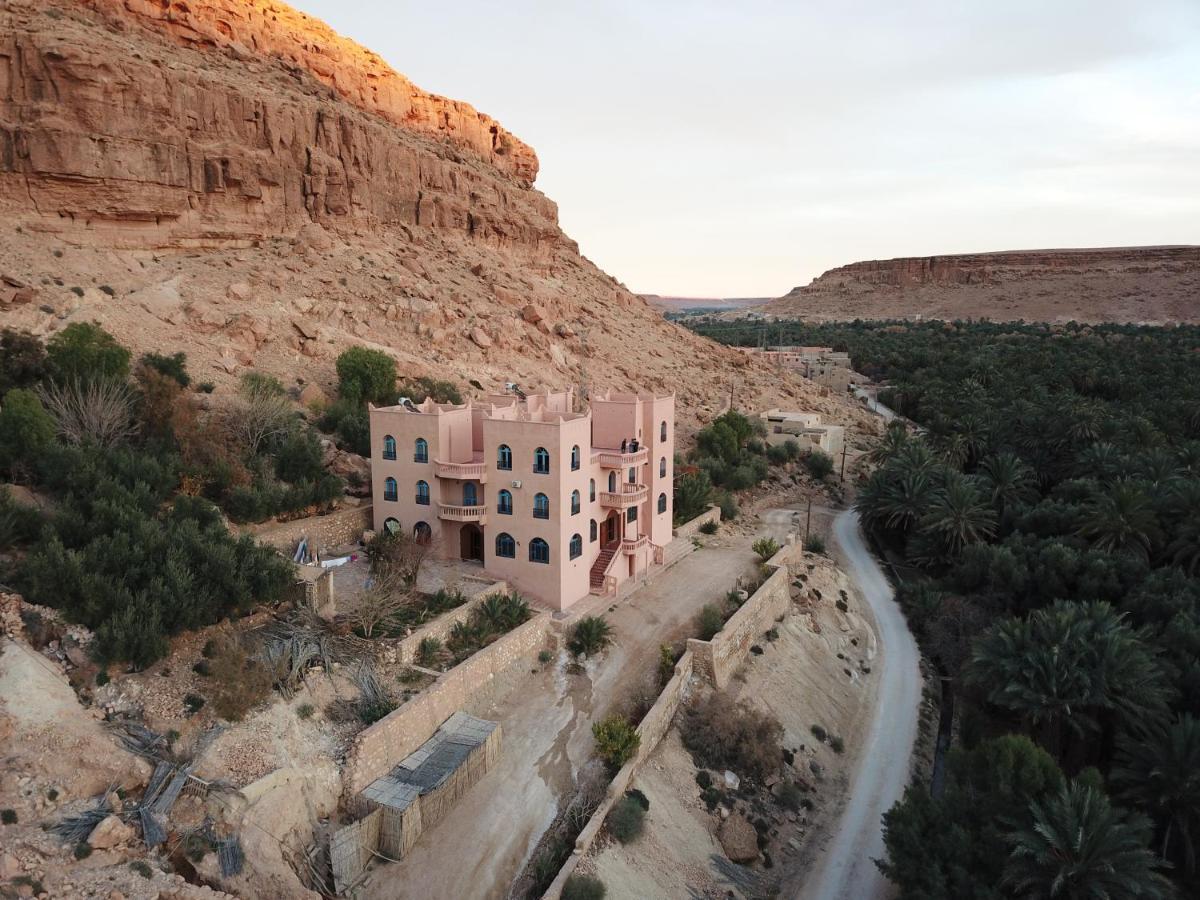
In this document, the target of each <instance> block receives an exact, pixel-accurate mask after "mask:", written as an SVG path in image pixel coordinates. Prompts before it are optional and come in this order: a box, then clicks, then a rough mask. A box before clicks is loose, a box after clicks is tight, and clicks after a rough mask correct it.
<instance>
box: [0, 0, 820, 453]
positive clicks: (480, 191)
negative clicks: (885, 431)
mask: <svg viewBox="0 0 1200 900" xmlns="http://www.w3.org/2000/svg"><path fill="white" fill-rule="evenodd" d="M536 174H537V158H536V156H535V154H534V153H533V151H532V150H531V149H530V148H529V147H527V146H526V145H525V144H522V143H521V142H520V141H519V140H517V139H516V138H514V137H513V136H512V135H510V134H509V133H508V132H507V131H505V130H504V129H503V128H502V127H501V126H500V125H499V124H497V123H496V122H495V121H493V120H492V119H490V118H488V117H487V116H485V115H483V114H481V113H479V112H477V111H475V110H474V109H473V108H472V107H470V106H469V105H467V104H465V103H460V102H458V101H453V100H447V99H445V98H442V97H437V96H435V95H433V94H430V93H427V92H425V91H422V90H420V89H419V88H417V87H415V86H413V85H412V84H411V83H410V82H409V81H408V80H407V79H405V78H404V77H403V76H401V75H399V74H397V73H395V72H393V71H392V70H391V69H390V68H388V67H387V66H386V65H385V64H384V63H383V62H382V61H381V60H380V59H379V58H378V57H377V56H375V55H374V54H373V53H371V52H370V51H367V50H365V49H363V48H361V47H359V46H358V45H356V44H354V43H352V42H350V41H347V40H345V39H343V38H340V37H338V36H337V35H336V34H334V33H333V32H332V31H331V30H330V29H329V28H327V27H326V26H324V25H323V24H321V23H320V22H317V21H316V20H314V19H312V18H310V17H308V16H305V15H303V14H301V13H299V12H296V11H294V10H291V9H289V8H288V7H286V6H284V5H282V4H280V3H277V2H274V0H254V2H245V0H187V2H183V0H5V2H3V3H0V216H3V218H4V220H5V224H6V227H5V228H4V229H2V230H0V326H10V327H16V328H23V329H29V330H31V331H33V332H35V333H38V334H41V335H47V336H48V335H50V334H52V333H53V332H55V331H56V330H58V329H61V328H62V327H64V326H66V325H67V324H69V323H71V322H75V321H80V320H89V321H90V320H95V321H98V322H100V324H101V325H103V326H104V327H106V328H108V329H109V330H110V331H112V332H113V333H114V334H116V335H118V336H119V337H120V338H121V340H122V341H124V342H125V343H126V344H128V345H129V346H131V347H132V349H134V350H135V351H136V352H138V353H141V352H146V351H157V352H174V351H176V350H182V351H185V352H186V353H187V355H188V365H189V369H190V371H191V373H192V375H193V378H194V380H196V381H197V382H206V381H212V382H214V385H215V387H216V388H217V389H218V390H223V389H225V388H227V387H228V386H229V385H230V384H231V383H232V382H233V381H235V380H236V379H237V378H238V377H240V375H241V374H242V373H244V372H245V371H246V370H248V369H251V368H255V369H261V370H263V371H267V372H270V373H272V374H276V375H278V376H280V377H282V378H283V379H284V380H285V382H287V383H288V384H289V385H294V386H296V387H297V388H299V387H302V386H306V385H309V384H314V383H315V384H318V385H319V386H321V387H324V388H328V387H329V384H330V382H331V380H332V374H333V373H332V365H331V364H332V361H333V359H334V358H335V357H336V355H337V354H338V353H339V352H340V351H341V350H343V349H345V348H346V347H347V346H349V345H351V344H362V345H367V346H373V347H377V348H381V349H383V350H386V351H387V352H389V353H391V354H392V355H393V356H395V358H396V359H397V362H398V366H399V369H400V372H401V373H402V374H404V375H421V376H432V377H436V378H442V379H450V380H453V381H454V382H456V383H457V384H458V385H459V386H460V387H461V388H462V389H463V391H464V393H466V394H471V393H475V394H477V395H478V394H479V393H482V392H484V391H489V390H496V389H498V388H500V387H501V386H502V385H503V384H504V382H506V381H516V382H518V383H520V384H522V386H523V387H526V388H538V387H543V386H562V385H571V384H574V385H579V384H580V383H583V382H586V383H588V384H589V385H591V386H594V387H599V388H613V389H616V390H631V389H637V390H654V391H671V390H674V391H676V392H677V396H678V399H679V404H678V406H679V408H680V410H681V424H682V425H683V427H684V429H685V430H686V429H687V428H688V427H689V425H693V424H695V423H696V422H697V421H700V420H702V419H705V418H708V417H711V416H712V415H715V414H717V413H718V412H720V410H721V409H722V408H723V406H724V403H725V402H727V400H728V397H729V396H730V392H731V389H732V390H734V391H735V392H736V396H737V400H738V403H739V405H744V406H752V405H757V404H759V402H760V401H761V402H762V403H763V404H766V405H780V404H788V405H796V404H801V403H802V404H803V408H809V409H817V410H818V411H822V412H826V413H828V414H831V415H836V414H838V413H837V410H838V409H839V401H837V400H836V399H835V398H828V397H823V396H822V391H821V390H820V389H819V388H817V387H815V386H813V385H811V384H809V383H806V382H803V381H802V380H801V379H798V378H793V377H792V376H783V377H782V378H781V377H780V375H779V374H778V373H776V372H774V371H772V370H771V369H770V368H768V367H767V366H759V365H757V364H754V363H747V360H746V357H745V356H744V354H740V353H737V352H736V351H733V350H730V349H728V348H723V347H719V346H716V345H714V344H711V343H709V342H708V341H705V340H702V339H699V338H697V337H695V336H694V335H693V334H691V333H690V332H688V331H686V330H684V329H681V328H678V327H676V326H674V325H671V324H669V323H666V322H664V321H663V320H662V317H661V316H660V315H658V314H657V313H656V312H655V311H654V310H652V309H651V308H650V307H649V306H648V305H647V304H646V303H645V302H644V301H643V300H641V299H640V298H638V297H635V296H634V295H633V294H631V293H630V292H629V291H628V290H626V289H625V287H624V286H623V285H621V284H619V283H618V282H617V281H615V280H614V279H613V278H611V277H609V276H608V275H606V274H604V273H603V272H601V271H600V270H599V269H597V268H596V267H595V266H594V265H592V263H591V262H589V261H588V260H587V259H586V258H584V257H583V256H581V255H580V253H579V250H578V248H577V246H576V245H575V243H574V242H573V241H572V240H570V238H568V237H567V236H566V235H564V234H563V232H562V231H561V230H560V228H559V226H558V221H557V209H556V207H555V205H554V204H553V203H552V202H551V201H550V200H549V199H547V198H546V197H545V196H544V195H543V194H541V193H540V192H538V191H537V190H536V189H535V188H534V187H533V186H532V183H533V180H534V178H535V176H536ZM735 382H736V384H735Z"/></svg>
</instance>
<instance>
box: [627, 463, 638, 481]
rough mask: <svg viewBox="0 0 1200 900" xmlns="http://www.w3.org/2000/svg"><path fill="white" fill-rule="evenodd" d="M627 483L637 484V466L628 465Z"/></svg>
mask: <svg viewBox="0 0 1200 900" xmlns="http://www.w3.org/2000/svg"><path fill="white" fill-rule="evenodd" d="M629 483H630V484H637V466H630V467H629Z"/></svg>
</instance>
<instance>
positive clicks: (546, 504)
mask: <svg viewBox="0 0 1200 900" xmlns="http://www.w3.org/2000/svg"><path fill="white" fill-rule="evenodd" d="M533 517H534V518H535V519H549V518H550V498H549V497H547V496H546V495H545V494H543V493H542V492H541V491H538V492H537V493H536V494H534V495H533Z"/></svg>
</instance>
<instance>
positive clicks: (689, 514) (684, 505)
mask: <svg viewBox="0 0 1200 900" xmlns="http://www.w3.org/2000/svg"><path fill="white" fill-rule="evenodd" d="M711 498H712V481H711V480H710V479H709V477H708V475H707V473H705V472H697V473H695V474H686V475H681V476H678V477H677V478H676V479H675V499H674V504H673V507H672V508H673V509H674V511H675V522H676V523H677V524H682V523H683V522H688V521H691V520H692V519H694V518H696V516H698V515H700V514H701V513H702V512H704V511H705V510H706V509H708V507H709V502H710V500H711Z"/></svg>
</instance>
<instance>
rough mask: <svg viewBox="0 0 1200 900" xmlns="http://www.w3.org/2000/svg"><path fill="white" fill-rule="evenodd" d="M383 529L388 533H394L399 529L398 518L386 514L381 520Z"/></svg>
mask: <svg viewBox="0 0 1200 900" xmlns="http://www.w3.org/2000/svg"><path fill="white" fill-rule="evenodd" d="M383 529H384V531H386V532H387V533H388V534H395V533H396V532H397V531H399V530H400V520H399V519H396V518H393V517H392V516H388V517H387V518H386V519H384V520H383Z"/></svg>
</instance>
